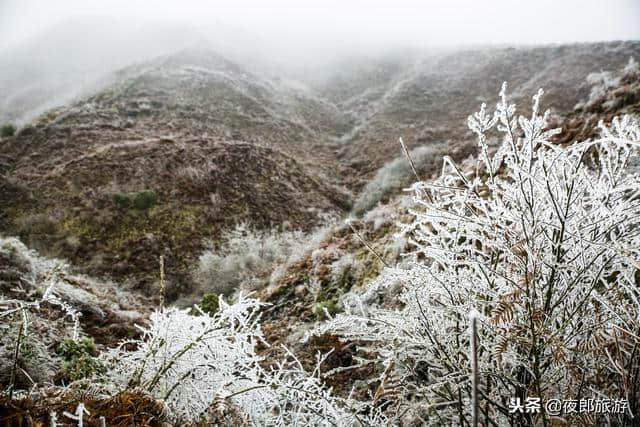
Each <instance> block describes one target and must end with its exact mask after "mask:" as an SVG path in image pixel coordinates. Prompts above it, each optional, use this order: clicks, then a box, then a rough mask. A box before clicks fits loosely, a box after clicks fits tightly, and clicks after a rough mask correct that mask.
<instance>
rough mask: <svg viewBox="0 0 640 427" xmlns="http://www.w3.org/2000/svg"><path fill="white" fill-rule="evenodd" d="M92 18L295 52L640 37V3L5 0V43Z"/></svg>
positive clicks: (0, 11) (1, 34)
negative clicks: (180, 27) (188, 29)
mask: <svg viewBox="0 0 640 427" xmlns="http://www.w3.org/2000/svg"><path fill="white" fill-rule="evenodd" d="M301 4H304V5H306V6H304V7H301V6H300V5H301ZM265 5H270V7H269V8H265V7H264V6H265ZM261 6H262V7H261ZM390 6H393V7H390ZM89 17H92V19H93V18H95V17H103V18H104V17H108V18H116V19H119V20H122V22H121V23H120V24H118V25H137V24H138V23H142V22H146V23H159V22H164V23H166V22H172V23H174V24H186V25H189V26H192V27H193V28H194V29H195V28H197V29H199V30H205V31H207V32H208V34H209V35H213V36H214V37H215V36H216V27H224V28H226V29H229V28H231V29H233V31H237V33H239V34H240V33H242V35H241V37H244V38H245V39H249V40H252V39H253V40H254V41H255V42H256V43H259V44H261V45H264V46H272V47H274V48H276V47H277V48H280V49H281V50H283V51H291V52H293V51H296V50H304V49H308V48H309V47H313V48H321V49H332V48H356V49H357V48H363V47H366V46H376V45H377V46H380V45H397V44H407V45H414V46H415V45H417V46H422V45H439V44H462V43H464V44H466V43H473V44H477V43H482V44H484V43H550V42H571V41H594V40H619V39H640V25H639V23H640V1H638V0H569V1H562V0H555V1H554V0H531V1H506V0H504V1H503V0H500V1H480V0H448V1H444V0H443V1H428V0H422V1H418V0H416V1H406V0H405V1H403V0H387V1H377V0H366V1H364V0H363V1H344V0H343V1H338V0H323V1H291V0H290V1H268V0H253V1H248V0H245V1H242V0H225V1H211V0H209V1H206V0H201V1H198V0H0V48H7V47H9V46H11V45H13V44H15V43H18V42H20V41H24V40H27V39H29V38H33V37H34V36H37V34H38V33H42V32H43V31H45V30H46V29H47V28H48V27H49V28H50V27H51V26H53V25H55V24H59V23H61V22H62V23H64V22H65V21H69V20H70V19H71V20H75V21H76V22H77V20H78V18H80V19H83V18H89ZM117 30H118V27H117V26H114V31H117ZM223 34H224V37H231V36H230V35H228V33H226V32H225V33H221V34H220V36H221V37H222V36H223Z"/></svg>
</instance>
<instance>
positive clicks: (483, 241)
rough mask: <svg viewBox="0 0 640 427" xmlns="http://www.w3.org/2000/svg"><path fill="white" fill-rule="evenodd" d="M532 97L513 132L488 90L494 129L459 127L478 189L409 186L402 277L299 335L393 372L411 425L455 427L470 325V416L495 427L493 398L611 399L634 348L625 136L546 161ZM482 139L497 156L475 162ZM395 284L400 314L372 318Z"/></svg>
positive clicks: (636, 306)
mask: <svg viewBox="0 0 640 427" xmlns="http://www.w3.org/2000/svg"><path fill="white" fill-rule="evenodd" d="M605 77H606V76H605ZM602 78H603V77H602V76H600V77H599V79H602ZM603 81H605V83H607V84H609V83H610V82H608V80H607V79H604V80H603ZM541 96H542V91H540V92H539V93H538V94H537V95H536V96H535V97H534V98H533V112H532V114H531V116H529V117H525V116H518V115H516V109H515V106H514V105H513V104H510V103H509V102H508V100H507V97H506V90H505V86H503V89H502V91H501V92H500V100H499V102H498V104H497V108H496V111H495V112H494V113H489V112H488V111H487V108H486V106H485V105H483V106H482V107H481V110H480V112H478V113H476V114H474V115H472V116H470V117H469V119H468V123H469V127H470V129H471V130H473V131H474V132H475V133H476V134H477V136H478V144H479V148H480V155H479V156H478V169H477V170H478V171H481V173H479V174H478V175H475V176H473V175H470V174H463V173H462V172H461V171H460V170H459V168H458V167H457V166H456V165H455V164H454V163H453V162H452V161H450V159H445V163H444V168H443V172H442V175H441V177H440V178H439V179H437V180H435V181H434V182H430V183H428V182H418V183H416V184H415V185H414V186H413V190H414V194H415V196H414V207H413V210H412V213H413V214H414V215H415V220H414V221H413V223H411V224H408V225H403V224H400V226H401V227H403V230H404V232H405V234H406V235H407V237H408V239H409V242H410V244H411V246H412V247H413V248H414V250H413V251H412V252H411V253H409V254H407V255H408V256H409V258H410V259H411V260H412V262H411V264H410V265H409V266H399V267H395V268H387V269H385V270H384V272H383V273H382V275H381V276H380V277H379V278H378V279H376V280H374V281H373V283H371V284H370V285H369V287H368V288H367V290H365V291H364V292H360V294H358V293H356V292H351V293H349V294H347V295H345V296H344V297H343V300H342V304H343V306H344V307H345V311H346V312H345V313H344V314H339V315H337V316H336V317H335V318H334V319H333V320H332V321H330V322H328V323H327V324H325V325H321V326H319V327H318V329H317V330H316V331H315V333H317V334H323V333H325V332H327V331H329V332H333V333H336V334H339V335H340V336H342V338H343V339H345V340H357V341H358V342H359V343H361V345H360V347H359V348H360V349H361V351H363V352H365V353H366V354H368V355H369V357H370V359H371V360H372V361H374V362H375V363H378V364H379V366H381V368H380V369H382V367H384V366H388V363H389V362H390V361H393V362H394V364H395V371H396V372H395V374H396V375H397V376H398V378H399V381H400V383H402V384H403V387H402V393H404V399H402V398H398V399H397V400H396V403H398V404H400V405H406V408H405V409H407V410H408V412H407V413H411V412H413V416H414V417H419V418H420V419H421V420H423V422H424V423H425V424H431V425H443V424H446V425H449V424H451V425H454V424H455V425H457V424H459V422H460V417H464V418H466V419H467V422H470V416H471V405H470V400H469V399H470V390H471V375H470V373H471V371H470V370H471V367H470V363H469V359H468V356H467V355H468V350H469V337H468V333H467V331H468V327H469V326H468V325H469V314H470V313H475V316H476V317H477V321H478V349H479V350H478V353H479V354H478V359H479V366H480V378H481V384H480V386H481V388H482V390H485V391H486V393H485V395H484V396H483V397H482V399H483V400H482V402H483V403H482V405H485V404H486V407H487V411H488V416H489V417H490V418H491V419H492V420H493V421H494V422H496V423H498V424H499V425H503V424H505V425H506V424H508V422H509V418H508V414H506V413H505V412H504V411H503V410H502V409H501V407H500V402H501V399H503V398H504V397H505V396H506V397H508V396H515V395H516V393H517V392H522V390H524V392H528V393H532V394H531V395H535V396H537V397H541V398H542V399H543V401H544V400H547V399H551V398H559V399H562V398H566V397H567V396H575V395H578V393H579V392H578V390H579V389H581V387H583V385H582V384H583V383H582V381H583V380H584V378H585V377H583V374H584V373H588V374H589V375H592V374H593V373H595V372H598V373H599V375H601V376H602V378H610V380H609V381H602V382H597V381H595V380H592V381H591V382H590V383H589V384H588V387H590V390H591V392H593V393H596V394H598V395H604V396H622V395H625V389H624V386H623V377H622V375H626V374H628V373H626V372H622V371H623V370H624V369H626V368H625V367H628V366H630V365H629V363H630V361H629V360H628V357H629V354H632V353H631V352H632V351H633V348H634V345H638V344H640V343H639V342H638V337H637V333H638V331H639V330H640V319H639V316H640V288H639V286H638V283H637V274H638V273H637V272H638V268H639V263H640V237H639V236H640V179H639V177H638V175H637V174H634V173H630V172H629V170H628V168H627V164H628V161H629V159H630V158H631V157H632V156H633V155H637V151H638V147H639V145H640V128H639V127H638V123H637V122H636V121H634V120H632V119H631V118H630V117H622V118H618V119H614V120H613V122H612V123H611V125H610V126H604V125H602V124H601V137H600V138H599V139H597V140H594V141H586V142H582V143H576V144H573V145H571V146H569V147H561V146H558V145H556V144H553V143H552V142H550V138H551V137H552V136H553V135H555V134H556V133H557V132H558V130H553V129H552V130H549V129H546V121H547V120H546V119H547V114H548V113H547V112H545V113H540V112H539V108H540V100H541ZM495 135H500V136H501V139H502V144H501V145H500V146H499V147H498V149H497V152H495V153H494V154H491V153H490V150H489V146H488V144H487V140H488V139H491V138H495ZM427 191H428V192H429V193H430V194H431V195H432V196H433V199H434V202H430V201H429V200H428V199H427V197H425V193H426V192H427ZM398 283H401V291H400V295H399V300H400V302H401V304H392V305H391V308H390V307H389V305H385V304H381V303H380V302H381V301H382V300H383V296H384V294H385V293H386V292H388V290H389V289H392V288H395V289H398ZM397 307H400V308H397ZM607 345H616V346H617V348H618V349H619V350H620V351H619V352H617V353H615V354H614V353H608V352H607V351H606V350H607ZM625 352H627V353H626V354H625ZM612 360H613V361H614V362H615V363H613V364H612V363H611V361H612ZM362 363H368V362H367V361H363V362H362ZM621 372H622V373H621ZM587 378H589V376H587ZM489 383H490V384H489ZM537 387H540V388H537ZM585 387H586V386H585ZM414 402H422V403H424V402H427V403H428V405H430V407H431V408H436V407H437V408H438V409H437V411H434V410H425V409H424V407H423V405H422V406H421V404H420V403H414ZM483 407H484V406H483Z"/></svg>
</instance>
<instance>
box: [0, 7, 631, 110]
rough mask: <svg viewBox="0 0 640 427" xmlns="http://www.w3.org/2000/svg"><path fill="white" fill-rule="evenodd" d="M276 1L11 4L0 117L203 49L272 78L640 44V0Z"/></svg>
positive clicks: (3, 37)
mask: <svg viewBox="0 0 640 427" xmlns="http://www.w3.org/2000/svg"><path fill="white" fill-rule="evenodd" d="M266 3H267V2H264V1H258V0H253V1H230V0H226V1H215V2H211V1H205V0H203V1H197V0H173V1H169V0H155V1H153V2H151V1H148V0H111V1H105V0H60V1H55V2H54V1H51V0H0V53H2V55H0V92H1V93H2V96H0V116H1V115H2V107H3V106H4V110H5V112H6V110H7V106H8V105H9V104H11V106H12V108H13V106H15V105H20V103H21V102H23V101H22V98H24V97H25V96H26V95H25V91H31V92H33V91H37V92H38V93H40V94H43V93H44V92H43V91H41V90H40V88H41V87H42V86H43V85H44V86H46V87H47V88H48V89H51V88H52V87H53V88H54V89H52V93H54V94H56V95H57V94H59V93H64V94H65V95H66V96H67V97H71V96H72V95H73V94H74V93H75V92H77V91H79V90H80V89H81V88H82V87H84V86H85V85H88V84H91V83H92V82H94V81H96V79H98V78H99V77H100V76H103V75H106V74H107V73H108V72H109V71H112V70H115V69H118V68H120V67H123V66H126V65H128V64H130V63H132V62H136V61H142V60H144V59H147V58H150V57H153V56H157V55H160V54H164V53H169V52H172V51H176V50H178V49H180V48H182V47H186V46H190V45H193V44H203V43H204V44H206V45H208V46H211V47H212V48H213V49H215V50H216V51H218V52H219V53H221V54H222V55H225V56H227V57H229V58H230V59H232V60H235V61H239V62H241V63H243V64H245V65H246V64H252V65H253V66H254V67H258V68H260V67H262V68H264V69H265V70H267V69H273V68H278V69H289V70H308V69H310V68H311V69H312V68H314V67H318V68H322V67H323V66H327V64H331V63H332V62H334V61H336V60H338V59H339V58H343V57H352V56H354V55H357V56H361V55H379V54H383V53H387V52H397V51H399V50H400V49H404V48H409V49H423V50H427V49H430V48H437V47H451V46H460V45H498V44H546V43H566V42H581V41H604V40H628V39H639V38H640V25H638V23H640V2H638V1H635V0H617V1H615V0H611V1H598V0H569V1H552V0H538V1H506V0H503V1H484V2H482V1H474V0H453V1H451V0H450V1H417V0H416V1H394V2H389V1H386V2H383V1H375V0H374V1H351V2H344V1H338V0H325V1H312V2H305V4H306V5H307V6H305V7H300V5H299V4H300V2H294V1H269V2H268V4H269V6H270V7H269V8H265V7H263V6H264V4H266ZM212 5H215V6H212ZM345 5H346V6H345ZM261 6H262V7H261ZM391 6H393V7H391ZM45 92H46V91H45ZM28 107H29V106H26V107H24V108H25V109H28ZM22 113H24V111H23V112H20V113H15V114H14V115H15V116H16V117H21V115H22Z"/></svg>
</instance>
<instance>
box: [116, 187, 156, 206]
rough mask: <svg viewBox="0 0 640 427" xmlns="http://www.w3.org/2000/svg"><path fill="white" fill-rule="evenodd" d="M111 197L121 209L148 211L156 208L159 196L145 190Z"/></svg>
mask: <svg viewBox="0 0 640 427" xmlns="http://www.w3.org/2000/svg"><path fill="white" fill-rule="evenodd" d="M111 197H112V199H113V202H114V203H115V204H116V206H117V207H118V208H120V209H132V208H133V209H138V210H147V209H150V208H152V207H154V206H155V205H156V203H157V201H158V196H157V195H156V193H155V191H153V190H143V191H139V192H137V193H133V194H122V193H115V194H113V195H112V196H111Z"/></svg>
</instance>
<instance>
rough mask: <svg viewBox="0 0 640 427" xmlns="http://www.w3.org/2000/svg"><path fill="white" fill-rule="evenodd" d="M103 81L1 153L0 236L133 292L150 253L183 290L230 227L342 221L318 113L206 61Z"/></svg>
mask: <svg viewBox="0 0 640 427" xmlns="http://www.w3.org/2000/svg"><path fill="white" fill-rule="evenodd" d="M116 80H117V84H115V85H113V86H112V87H110V88H108V89H105V90H104V91H102V92H100V93H98V94H96V95H93V96H91V97H89V98H87V99H85V100H83V101H80V102H78V103H76V104H74V105H72V106H69V107H64V108H60V109H57V110H53V111H50V112H48V113H47V114H45V115H43V116H41V117H40V118H39V119H38V120H36V121H35V122H34V123H33V124H32V125H30V126H27V127H25V128H23V129H22V130H21V131H20V132H19V133H18V135H17V136H15V137H13V138H9V139H7V140H4V141H3V142H2V145H3V158H2V172H3V175H2V187H3V192H2V194H3V199H4V201H5V203H3V206H2V212H1V215H0V221H1V227H2V233H3V234H5V235H18V236H20V237H21V238H22V239H23V240H24V241H25V242H27V243H28V244H29V245H30V246H32V247H35V248H38V249H41V250H44V251H45V252H46V253H48V254H49V255H54V256H59V257H63V258H65V259H69V260H70V261H72V262H73V263H74V264H75V265H78V266H80V267H83V268H84V271H86V272H89V273H91V274H95V275H102V274H108V275H110V276H112V277H114V278H118V279H125V278H135V279H136V283H137V284H136V287H142V288H144V287H146V286H148V282H149V281H150V280H152V279H151V278H150V277H149V276H147V275H148V273H150V272H154V274H155V271H156V270H157V259H158V257H159V256H160V255H162V254H164V255H165V256H166V259H167V262H168V264H167V267H168V271H169V272H170V273H169V274H170V277H171V278H172V279H171V280H172V282H175V283H180V284H181V285H180V286H182V287H186V288H188V283H189V282H190V279H189V274H188V270H189V266H190V265H192V264H193V262H194V257H195V256H197V254H199V252H200V251H201V250H202V248H203V246H202V245H203V240H204V239H210V240H213V241H216V240H219V238H220V232H221V231H222V230H225V229H227V228H229V227H232V226H234V225H235V224H236V223H239V222H243V221H247V222H250V223H251V224H253V225H254V226H256V227H260V228H271V227H290V228H294V229H309V228H310V227H312V226H313V225H314V224H315V223H316V222H317V221H318V218H320V216H321V214H322V215H324V214H332V213H334V214H335V213H337V214H340V213H342V212H344V211H345V210H348V209H349V206H350V200H349V196H348V195H347V194H346V193H343V192H342V190H339V189H337V188H335V187H334V185H333V184H332V182H334V181H335V176H334V175H331V176H332V177H333V179H329V178H326V176H327V173H326V172H327V171H328V170H329V169H330V168H331V163H330V162H329V161H328V160H326V158H327V157H328V156H329V154H328V152H327V150H326V148H325V141H326V139H327V138H330V137H331V134H332V133H335V132H339V131H340V128H341V127H344V126H345V124H344V123H343V122H342V121H341V119H340V116H339V115H338V114H337V112H336V111H335V108H333V107H332V106H331V105H330V104H328V103H326V102H321V101H318V100H316V99H313V98H310V97H305V96H304V94H301V93H299V92H296V91H295V90H293V89H290V88H288V87H283V86H282V85H280V86H276V85H275V84H274V83H272V82H270V81H266V80H262V79H260V78H259V77H257V76H255V75H251V74H249V73H247V72H245V71H244V70H243V69H242V68H241V67H239V66H237V65H236V64H233V63H231V62H229V61H226V60H224V59H223V58H221V57H219V56H218V55H216V54H214V53H212V52H210V51H195V50H187V51H182V52H180V53H178V54H175V55H170V56H167V57H161V58H158V59H155V60H152V61H150V62H148V63H144V64H141V65H137V66H134V67H131V68H127V69H124V70H122V71H120V72H119V73H118V75H117V79H116ZM136 195H139V197H141V198H144V197H145V196H146V197H147V198H148V199H149V200H148V201H147V202H145V203H143V206H137V207H136V206H129V202H128V199H132V200H133V199H134V198H135V197H136ZM286 224H288V225H286Z"/></svg>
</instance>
